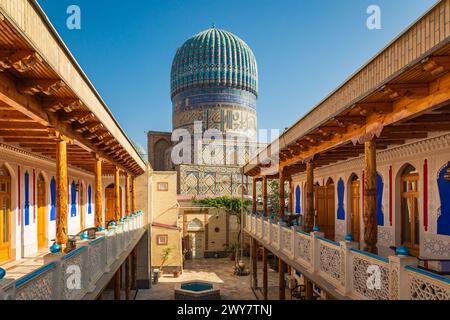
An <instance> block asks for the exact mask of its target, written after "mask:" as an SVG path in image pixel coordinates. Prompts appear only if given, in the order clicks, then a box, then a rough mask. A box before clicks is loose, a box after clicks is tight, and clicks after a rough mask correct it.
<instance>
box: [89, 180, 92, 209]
mask: <svg viewBox="0 0 450 320" xmlns="http://www.w3.org/2000/svg"><path fill="white" fill-rule="evenodd" d="M91 213H92V187H91V185H89V187H88V214H91Z"/></svg>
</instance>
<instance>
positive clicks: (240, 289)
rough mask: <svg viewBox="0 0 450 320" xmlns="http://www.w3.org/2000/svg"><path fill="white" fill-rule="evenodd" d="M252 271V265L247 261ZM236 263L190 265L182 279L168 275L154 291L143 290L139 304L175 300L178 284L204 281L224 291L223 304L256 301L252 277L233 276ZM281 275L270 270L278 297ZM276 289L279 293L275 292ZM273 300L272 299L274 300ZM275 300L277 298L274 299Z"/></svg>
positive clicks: (206, 261)
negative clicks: (147, 301) (252, 287)
mask: <svg viewBox="0 0 450 320" xmlns="http://www.w3.org/2000/svg"><path fill="white" fill-rule="evenodd" d="M245 262H246V264H247V267H250V264H249V263H250V261H249V260H248V259H247V260H246V261H245ZM233 265H234V261H231V260H230V259H199V260H189V261H186V265H185V270H184V272H183V274H182V275H181V276H180V277H179V278H173V276H172V275H166V276H163V277H162V278H160V279H159V283H158V284H157V285H154V286H153V288H152V289H150V290H139V292H138V294H137V297H136V300H173V299H174V288H175V285H176V284H177V283H180V282H184V281H190V280H204V281H208V282H212V283H214V285H216V286H217V288H219V289H220V292H221V297H222V299H223V300H256V299H257V297H256V296H255V294H254V293H253V291H252V290H251V288H250V276H244V277H238V276H235V275H233ZM258 271H259V272H258V273H259V274H258V276H259V279H258V281H259V284H260V285H261V283H262V264H261V262H259V265H258ZM277 284H278V273H276V272H275V271H273V270H271V269H270V268H269V292H272V293H273V292H276V293H278V287H277ZM274 287H276V290H275V288H274ZM271 298H272V296H271ZM273 298H275V297H273Z"/></svg>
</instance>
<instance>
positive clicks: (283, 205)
mask: <svg viewBox="0 0 450 320" xmlns="http://www.w3.org/2000/svg"><path fill="white" fill-rule="evenodd" d="M284 182H285V177H284V168H283V167H281V168H280V178H279V183H280V186H279V194H280V198H279V201H278V205H279V207H280V208H279V214H280V217H284V215H285V212H286V210H285V208H286V201H285V192H284Z"/></svg>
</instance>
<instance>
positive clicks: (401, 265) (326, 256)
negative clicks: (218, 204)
mask: <svg viewBox="0 0 450 320" xmlns="http://www.w3.org/2000/svg"><path fill="white" fill-rule="evenodd" d="M245 230H246V231H247V232H248V233H250V234H252V235H253V236H254V237H255V238H256V239H257V240H259V241H260V242H261V243H264V244H266V245H268V246H269V248H270V250H272V251H273V253H274V254H275V255H278V254H279V253H280V254H282V255H284V256H285V257H286V256H287V257H288V258H287V260H288V261H286V262H288V263H289V264H290V265H291V266H293V267H294V268H297V269H298V270H300V271H302V272H307V273H310V274H314V275H316V276H318V277H320V278H321V279H322V281H324V282H326V283H327V285H329V286H331V287H334V288H335V289H336V291H337V292H339V293H340V294H341V295H342V296H345V297H348V298H352V299H358V300H450V279H448V278H445V277H442V276H439V275H436V274H434V273H430V272H427V271H424V270H422V269H419V268H417V267H416V266H417V259H416V258H414V257H410V256H390V257H389V258H388V259H386V258H381V257H379V256H377V255H375V254H371V253H368V252H365V251H361V250H358V249H356V248H357V247H358V244H357V243H354V242H347V241H343V242H340V243H336V242H334V241H331V240H328V239H326V238H324V235H323V233H320V232H312V233H306V232H303V231H300V230H296V229H295V228H294V227H293V228H290V229H289V228H287V227H282V226H280V225H279V224H277V223H274V222H272V221H270V220H269V219H266V218H261V217H256V216H253V215H247V217H246V229H245ZM277 251H278V252H277ZM289 260H290V261H289ZM436 263H439V262H436Z"/></svg>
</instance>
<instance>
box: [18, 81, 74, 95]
mask: <svg viewBox="0 0 450 320" xmlns="http://www.w3.org/2000/svg"><path fill="white" fill-rule="evenodd" d="M65 86H66V84H65V83H64V81H62V80H59V79H22V80H20V81H19V82H18V85H17V89H18V91H19V92H20V93H21V94H27V95H35V94H36V93H42V94H45V95H47V96H50V95H53V94H55V93H56V92H58V91H59V90H60V89H62V88H64V87H65Z"/></svg>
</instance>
